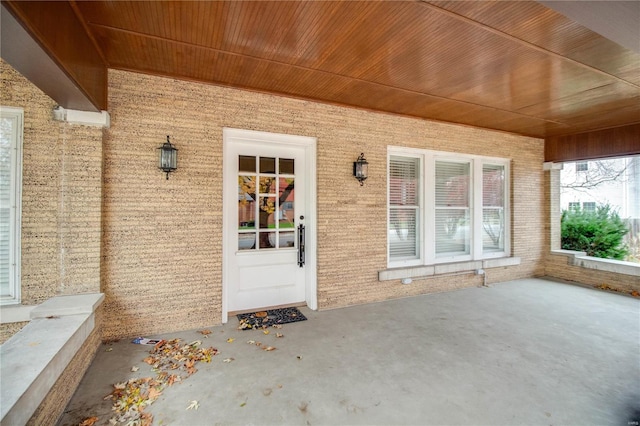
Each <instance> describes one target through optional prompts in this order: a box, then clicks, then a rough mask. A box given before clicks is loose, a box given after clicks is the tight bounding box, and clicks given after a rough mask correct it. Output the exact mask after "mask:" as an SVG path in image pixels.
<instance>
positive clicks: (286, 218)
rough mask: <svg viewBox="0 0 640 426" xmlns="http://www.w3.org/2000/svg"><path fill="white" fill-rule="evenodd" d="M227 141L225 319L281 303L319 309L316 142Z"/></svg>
mask: <svg viewBox="0 0 640 426" xmlns="http://www.w3.org/2000/svg"><path fill="white" fill-rule="evenodd" d="M223 136H224V142H223V143H224V192H223V197H224V201H223V202H224V206H223V207H224V210H223V212H224V213H223V214H224V217H223V223H224V230H223V240H224V247H223V259H224V260H223V299H224V302H223V305H224V306H223V321H226V316H227V313H228V312H234V311H246V310H253V309H261V308H267V307H272V306H279V305H290V304H296V303H307V304H309V305H310V306H311V307H312V308H314V309H315V306H313V305H314V304H315V294H308V293H312V292H313V293H315V279H314V278H315V275H314V274H315V270H314V268H315V262H314V261H313V259H311V256H312V255H314V254H315V253H314V249H311V248H312V246H313V245H314V244H311V242H312V241H310V240H311V239H312V235H310V232H309V231H311V230H312V229H314V228H315V226H309V224H312V225H314V224H313V221H314V216H315V211H314V207H315V203H314V202H312V198H311V197H314V196H315V188H314V183H315V179H314V175H315V139H314V138H308V137H301V136H291V135H279V134H273V133H263V132H253V131H246V130H237V129H224V135H223ZM309 157H311V158H309ZM312 173H314V174H313V175H312ZM310 249H311V250H310ZM310 260H311V262H310ZM310 284H313V285H310Z"/></svg>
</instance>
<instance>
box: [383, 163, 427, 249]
mask: <svg viewBox="0 0 640 426" xmlns="http://www.w3.org/2000/svg"><path fill="white" fill-rule="evenodd" d="M419 176H420V159H418V158H415V157H400V156H392V157H390V158H389V205H390V207H389V224H388V236H387V238H388V244H389V259H390V260H392V261H394V260H395V261H398V260H410V259H418V258H419V257H420V238H419V237H418V235H419V234H418V232H419V229H420V226H419V217H420V216H419V213H420V208H419V206H420V185H419V181H418V180H419Z"/></svg>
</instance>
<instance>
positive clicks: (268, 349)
mask: <svg viewBox="0 0 640 426" xmlns="http://www.w3.org/2000/svg"><path fill="white" fill-rule="evenodd" d="M262 350H263V351H267V352H271V351H275V350H276V348H274V347H273V346H267V347H266V348H262Z"/></svg>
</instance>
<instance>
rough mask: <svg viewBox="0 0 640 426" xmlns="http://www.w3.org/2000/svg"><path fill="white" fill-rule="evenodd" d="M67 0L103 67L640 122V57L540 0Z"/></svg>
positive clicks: (435, 106)
mask: <svg viewBox="0 0 640 426" xmlns="http://www.w3.org/2000/svg"><path fill="white" fill-rule="evenodd" d="M69 4H70V5H71V7H72V8H73V10H74V11H75V13H76V15H77V16H78V18H79V20H80V21H81V24H82V25H83V26H84V28H85V30H86V31H87V32H88V34H89V36H90V38H92V39H93V40H94V42H95V44H96V46H97V49H98V51H99V53H100V55H101V56H102V57H103V59H104V61H105V66H107V67H109V68H114V69H121V70H130V71H135V72H143V73H149V74H155V75H162V76H170V77H175V78H179V79H188V80H195V81H200V82H205V83H213V84H220V85H228V86H233V87H239V88H246V89H251V90H258V91H264V92H270V93H276V94H281V95H285V96H293V97H298V98H304V99H312V100H317V101H321V102H329V103H335V104H341V105H349V106H355V107H360V108H366V109H371V110H376V111H384V112H390V113H395V114H402V115H407V116H413V117H420V118H427V119H436V120H442V121H447V122H454V123H461V124H466V125H473V126H479V127H484V128H491V129H497V130H503V131H507V132H513V133H517V134H522V135H528V136H534V137H541V138H544V137H551V136H558V135H567V134H575V133H580V132H586V131H594V130H599V129H605V128H611V127H617V126H624V125H630V124H633V123H639V122H640V54H639V53H637V52H634V51H631V50H628V49H625V48H624V47H622V46H620V45H618V44H616V43H614V42H613V41H610V40H608V39H606V38H604V37H602V36H600V35H598V34H596V33H595V32H593V31H590V30H589V29H587V28H585V27H583V26H581V25H579V24H577V23H575V22H573V21H571V20H569V19H568V18H566V17H564V16H563V15H561V14H559V13H557V12H555V11H553V10H551V9H548V8H546V7H544V6H542V5H541V4H539V3H536V2H533V1H517V2H496V1H481V2H478V1H388V2H387V1H384V2H356V1H331V2H325V1H322V2H312V1H304V2H303V1H278V2H271V1H269V2H267V1H242V2H240V1H195V2H190V1H177V2H173V1H157V2H156V1H144V2H143V1H74V0H70V1H69ZM639 31H640V30H639Z"/></svg>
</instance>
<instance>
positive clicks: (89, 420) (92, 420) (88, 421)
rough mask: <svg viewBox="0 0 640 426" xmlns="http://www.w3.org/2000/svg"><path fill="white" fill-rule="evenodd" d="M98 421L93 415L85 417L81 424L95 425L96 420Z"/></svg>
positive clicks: (82, 425) (86, 425) (85, 425)
mask: <svg viewBox="0 0 640 426" xmlns="http://www.w3.org/2000/svg"><path fill="white" fill-rule="evenodd" d="M97 421H98V418H97V417H95V416H93V417H89V418H86V419H84V420H83V421H82V422H81V423H80V425H79V426H93V425H94V424H95V422H97Z"/></svg>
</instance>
